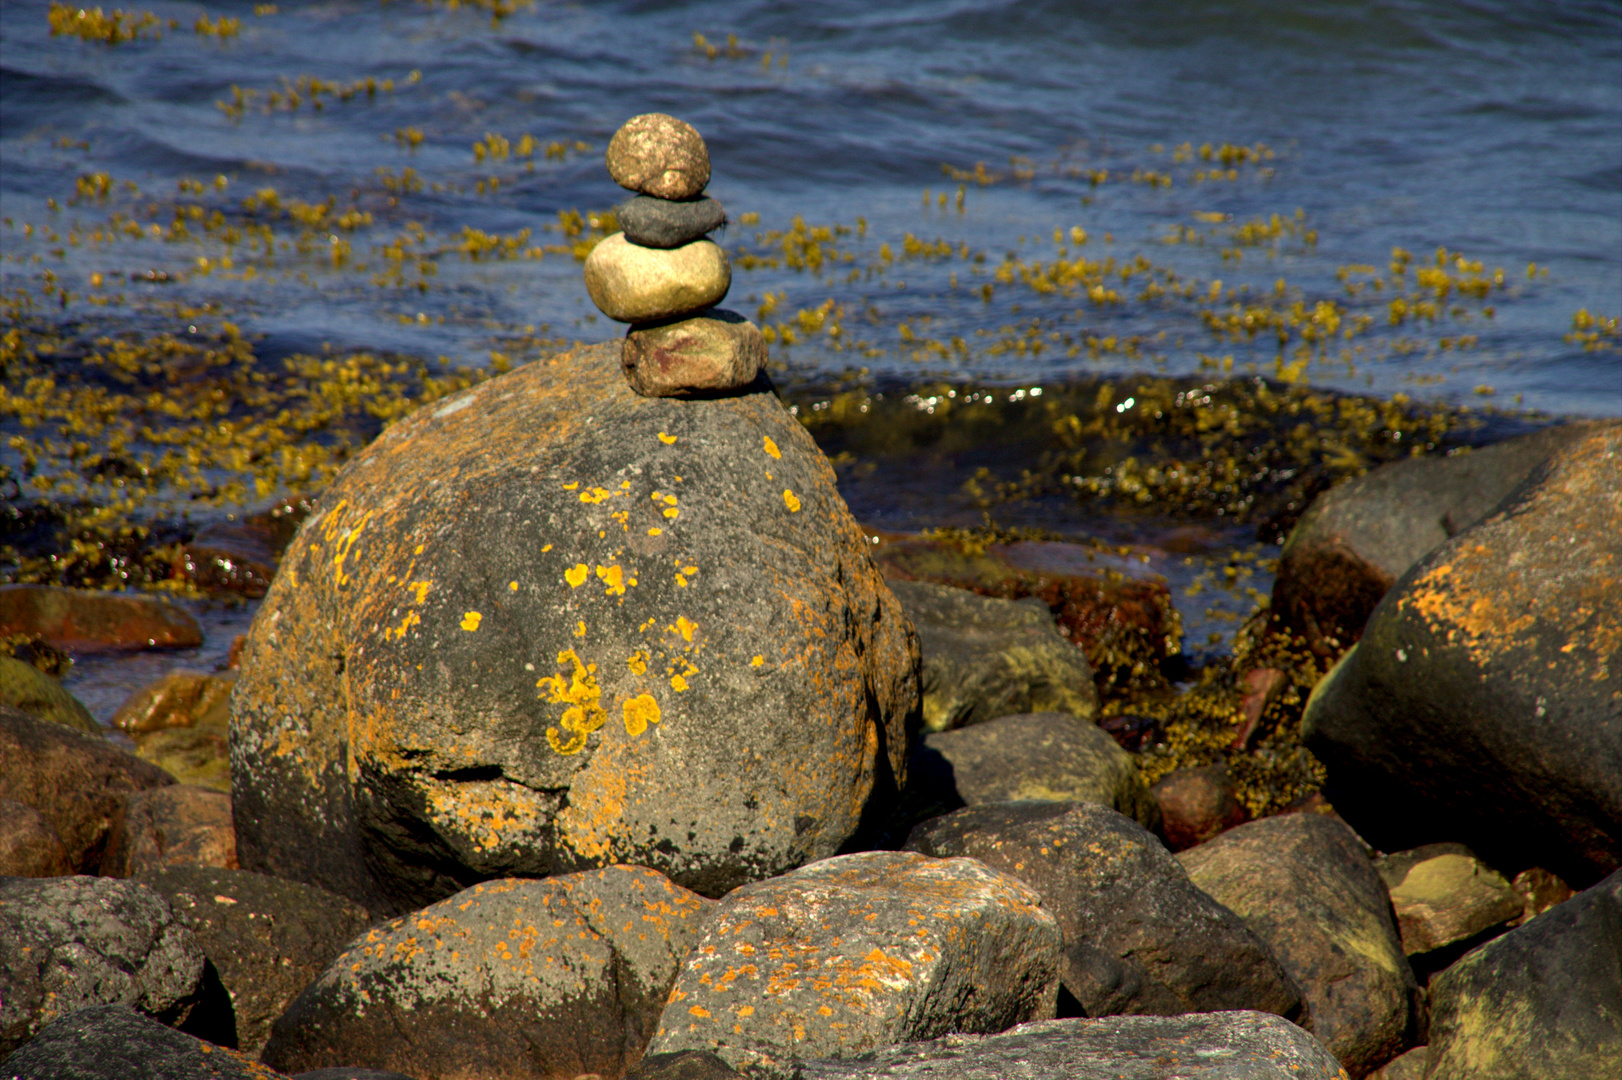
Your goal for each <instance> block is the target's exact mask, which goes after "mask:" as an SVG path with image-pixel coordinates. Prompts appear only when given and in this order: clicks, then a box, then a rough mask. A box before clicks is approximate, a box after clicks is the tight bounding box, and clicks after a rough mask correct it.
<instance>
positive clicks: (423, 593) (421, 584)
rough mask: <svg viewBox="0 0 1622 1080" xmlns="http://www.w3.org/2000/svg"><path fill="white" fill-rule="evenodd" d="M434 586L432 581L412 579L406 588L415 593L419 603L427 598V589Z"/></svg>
mask: <svg viewBox="0 0 1622 1080" xmlns="http://www.w3.org/2000/svg"><path fill="white" fill-rule="evenodd" d="M433 587H434V583H433V582H432V581H413V582H412V583H411V584H410V585H407V586H406V588H408V589H410V590H411V591H412V592H414V593H416V594H417V601H416V602H417V603H418V604H421V603H422V602H423V601H425V600H427V599H428V590H429V589H431V588H433Z"/></svg>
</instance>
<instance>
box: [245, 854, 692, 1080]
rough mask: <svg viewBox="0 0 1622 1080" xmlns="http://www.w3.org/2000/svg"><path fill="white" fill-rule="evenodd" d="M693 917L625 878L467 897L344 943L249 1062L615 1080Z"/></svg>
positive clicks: (630, 871) (557, 881) (672, 970)
mask: <svg viewBox="0 0 1622 1080" xmlns="http://www.w3.org/2000/svg"><path fill="white" fill-rule="evenodd" d="M709 907H710V904H709V902H708V901H706V900H704V899H703V898H702V897H700V896H698V895H696V894H694V893H691V892H688V891H687V890H686V889H683V888H681V887H679V886H677V885H673V884H671V882H669V881H668V880H666V879H665V878H664V877H663V876H662V875H660V874H657V873H655V872H654V871H652V870H648V869H645V868H642V867H633V866H611V867H608V868H607V869H604V870H590V871H585V872H582V873H577V874H565V875H563V876H561V877H555V878H548V879H546V880H544V881H524V880H519V879H516V878H509V879H506V880H502V881H489V882H485V883H484V884H482V885H475V886H474V887H473V888H471V889H468V890H467V891H465V892H462V893H459V894H457V895H456V896H452V897H450V898H448V899H446V900H442V901H441V902H439V903H437V904H433V905H430V906H429V907H427V908H424V909H423V910H422V911H417V912H413V913H411V914H410V915H407V916H405V917H404V918H400V919H395V920H394V921H392V922H390V923H387V924H385V925H383V926H380V927H377V928H376V929H373V930H371V931H369V932H368V933H366V934H365V935H363V936H361V937H359V938H357V939H356V940H355V941H354V942H352V943H351V945H350V947H349V949H348V951H346V952H344V953H343V954H342V955H341V956H339V957H337V958H336V959H335V960H333V961H332V963H331V965H330V966H329V967H328V968H327V970H326V972H325V973H324V974H322V975H321V977H320V978H319V979H317V980H316V981H315V982H314V983H313V984H311V986H310V987H309V988H308V989H307V990H305V991H304V992H303V993H302V994H300V995H299V997H298V1000H296V1001H294V1002H293V1004H292V1006H291V1007H290V1008H288V1010H287V1012H286V1013H285V1014H283V1015H282V1017H281V1019H279V1020H277V1021H276V1026H275V1031H274V1034H273V1035H272V1037H271V1040H270V1044H269V1045H268V1046H266V1047H265V1052H264V1055H263V1059H264V1061H265V1062H266V1063H267V1064H270V1065H273V1066H275V1067H276V1068H279V1069H282V1070H283V1071H286V1072H292V1071H295V1070H297V1069H307V1068H314V1067H315V1066H317V1065H319V1064H321V1063H322V1062H330V1061H347V1062H350V1063H352V1064H359V1065H366V1066H370V1067H373V1068H382V1069H399V1070H401V1071H402V1072H404V1071H416V1072H422V1073H425V1074H427V1075H430V1076H446V1075H454V1076H489V1077H503V1078H525V1077H535V1078H548V1080H550V1078H553V1077H563V1076H568V1077H573V1076H576V1075H579V1074H597V1075H600V1076H606V1077H618V1076H621V1075H623V1074H624V1072H625V1069H626V1067H627V1066H629V1065H631V1064H634V1063H635V1062H636V1060H637V1059H638V1058H639V1057H640V1056H641V1054H642V1050H643V1048H644V1047H645V1046H646V1045H647V1041H648V1038H649V1037H650V1036H651V1035H652V1033H653V1026H654V1023H655V1021H656V1020H657V1019H658V1018H659V1011H660V1009H661V1008H663V1007H664V1003H665V995H666V994H667V993H668V992H669V990H670V983H671V980H672V979H673V978H674V977H675V975H676V965H677V964H678V963H679V962H680V961H681V958H682V955H683V954H684V953H686V952H687V951H688V949H689V947H691V945H692V944H693V942H694V940H695V939H696V938H697V936H698V932H699V924H700V921H701V920H702V919H703V917H704V916H705V914H706V912H707V910H708V909H709Z"/></svg>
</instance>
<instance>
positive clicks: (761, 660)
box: [749, 655, 766, 667]
mask: <svg viewBox="0 0 1622 1080" xmlns="http://www.w3.org/2000/svg"><path fill="white" fill-rule="evenodd" d="M765 663H766V657H765V656H763V655H760V656H756V657H754V658H753V659H751V660H750V661H749V666H750V667H762V666H764V665H765Z"/></svg>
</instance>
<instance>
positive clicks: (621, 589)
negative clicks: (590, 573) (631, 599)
mask: <svg viewBox="0 0 1622 1080" xmlns="http://www.w3.org/2000/svg"><path fill="white" fill-rule="evenodd" d="M597 579H598V580H599V581H601V582H602V583H603V584H604V585H606V586H607V587H608V595H609V596H624V595H625V571H624V570H623V569H622V568H620V567H619V566H618V565H614V566H601V565H599V566H598V567H597ZM631 584H633V585H635V584H636V579H635V578H632V579H631Z"/></svg>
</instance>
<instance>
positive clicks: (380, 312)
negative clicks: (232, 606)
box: [0, 0, 1622, 709]
mask: <svg viewBox="0 0 1622 1080" xmlns="http://www.w3.org/2000/svg"><path fill="white" fill-rule="evenodd" d="M77 10H78V9H76V8H74V9H69V8H63V9H61V11H59V12H58V19H57V21H58V23H59V25H61V26H67V25H69V24H71V23H72V18H71V15H72V14H73V13H74V12H77ZM147 11H150V12H151V13H152V14H153V16H154V17H155V18H154V20H153V21H152V22H151V23H149V24H148V25H146V26H145V28H144V29H143V30H141V31H140V33H139V34H138V36H136V37H135V38H134V39H133V40H128V41H123V42H120V43H118V44H112V45H109V44H104V43H102V42H99V41H87V40H82V39H81V38H80V37H78V36H75V35H74V34H72V33H64V34H57V35H53V34H52V16H51V5H50V4H49V3H40V2H36V0H8V2H7V3H6V4H5V5H4V6H0V256H3V257H0V293H4V294H5V295H6V296H7V297H9V298H13V300H17V298H26V299H27V302H28V304H29V305H31V306H28V308H27V310H28V312H29V316H28V317H29V318H32V319H42V318H43V319H47V320H57V321H58V322H60V323H61V324H62V325H63V326H64V327H69V328H72V329H74V330H75V332H84V333H91V332H106V331H108V330H110V329H113V328H117V327H120V326H140V327H147V328H150V329H153V330H160V329H161V330H168V331H170V332H174V333H180V334H184V333H186V332H188V329H189V327H188V325H186V320H185V319H184V318H180V319H179V322H178V323H176V322H175V320H176V316H175V314H174V313H175V312H176V311H180V310H185V309H186V307H187V306H188V305H205V304H212V305H215V307H214V309H213V310H214V311H215V312H216V314H217V315H218V316H219V317H223V318H228V319H229V320H230V321H231V322H233V323H234V324H236V325H237V326H239V327H240V328H241V330H242V332H243V333H244V335H245V336H247V337H248V338H249V339H250V340H251V341H252V342H253V345H254V350H255V355H256V356H257V357H258V358H259V359H260V361H261V362H263V363H264V364H267V365H271V364H275V363H278V362H280V361H281V360H282V359H283V358H285V357H288V356H290V355H293V354H298V353H310V354H320V353H321V352H322V351H323V350H329V351H332V352H342V351H344V350H357V349H364V350H375V351H378V352H387V353H392V354H398V355H403V356H410V357H422V358H425V359H426V360H428V361H429V362H432V363H444V364H448V365H454V364H490V363H496V364H504V363H515V362H523V361H524V360H527V359H532V358H534V357H535V356H537V355H540V354H541V353H542V352H544V351H546V350H549V349H552V348H556V347H559V346H560V345H564V344H568V343H570V342H574V341H595V340H603V339H606V338H609V337H612V336H616V335H617V334H618V333H619V332H620V328H619V327H617V326H615V325H614V324H611V323H608V322H607V321H606V320H603V319H602V318H601V317H600V316H599V315H598V314H597V313H596V312H595V311H594V310H593V308H592V307H591V305H590V302H589V300H587V298H586V295H585V290H584V288H583V286H582V284H581V279H580V258H581V257H583V254H584V251H585V250H588V249H589V245H590V243H591V242H592V241H593V239H594V238H596V237H598V236H600V235H601V234H602V231H603V228H604V226H605V224H606V219H604V218H603V216H602V215H603V214H604V212H606V211H608V210H610V209H611V207H612V206H613V205H614V203H615V202H617V201H618V200H619V199H621V198H623V197H624V194H625V193H623V192H621V191H619V190H618V189H617V188H615V187H614V185H613V184H612V183H611V182H610V181H609V180H608V178H607V175H606V172H605V170H604V169H603V167H602V151H603V148H604V147H605V145H606V143H607V140H608V138H609V136H610V135H611V134H612V133H613V131H614V130H615V128H616V127H617V126H618V125H619V124H620V123H621V122H622V121H623V120H625V119H626V118H627V117H629V116H631V115H634V114H636V113H640V112H647V111H663V112H669V113H673V114H675V115H678V116H681V117H683V118H685V119H687V120H689V121H690V122H692V123H693V124H694V125H695V126H697V127H698V128H699V130H700V131H702V132H703V134H704V135H705V137H706V139H707V141H708V144H709V147H710V151H711V156H712V161H713V166H714V179H713V181H712V184H711V187H710V192H711V194H713V195H715V196H716V197H717V198H718V199H720V200H721V201H722V203H723V204H724V205H725V206H726V207H727V210H728V212H729V215H730V217H731V222H732V223H731V225H730V226H729V228H728V229H727V230H726V232H725V233H724V234H722V236H721V237H720V239H721V242H722V243H723V245H724V246H725V247H726V248H727V249H728V252H729V254H730V255H731V257H732V260H733V265H734V284H733V288H732V294H731V297H730V298H729V300H728V306H731V307H734V308H736V309H737V310H739V311H741V312H742V313H744V314H745V315H747V316H749V317H750V318H752V319H755V320H756V321H757V322H759V323H760V324H761V325H762V326H764V327H766V328H767V329H768V331H769V332H770V335H771V337H772V339H773V345H772V352H773V360H774V364H775V367H776V371H775V374H776V376H777V378H778V381H779V383H780V385H784V386H785V387H793V386H804V385H816V384H818V383H819V382H825V381H830V380H833V379H836V378H847V379H848V378H854V379H857V380H858V381H860V380H864V379H865V380H867V381H869V382H870V383H873V384H874V385H878V384H883V385H887V386H891V387H897V386H899V387H905V386H907V385H914V384H920V383H922V382H924V381H925V380H931V379H946V380H966V379H967V380H976V381H978V382H979V383H980V384H981V385H987V386H1004V387H1007V388H1009V390H1010V391H1011V392H1018V391H1020V390H1024V391H1027V392H1028V391H1029V390H1031V389H1034V388H1039V387H1041V386H1043V385H1055V384H1065V383H1068V382H1071V381H1074V380H1077V379H1097V378H1120V379H1129V378H1130V377H1132V376H1133V375H1134V374H1140V373H1157V374H1172V375H1178V374H1193V375H1200V374H1209V375H1210V376H1211V377H1212V378H1220V377H1226V376H1229V375H1234V376H1239V375H1245V374H1247V373H1250V374H1255V375H1258V376H1264V377H1268V378H1272V379H1275V380H1280V381H1283V382H1286V383H1301V382H1307V383H1311V384H1313V385H1317V386H1321V387H1324V388H1326V389H1333V390H1339V391H1345V392H1348V393H1358V394H1369V395H1373V396H1375V397H1379V398H1387V399H1390V398H1392V397H1394V396H1395V395H1399V394H1401V395H1406V396H1407V397H1408V398H1411V399H1414V400H1428V401H1435V402H1444V403H1451V404H1453V405H1459V406H1469V407H1473V408H1476V409H1477V410H1488V411H1493V410H1496V411H1498V412H1507V413H1511V414H1517V415H1519V414H1527V415H1529V416H1534V415H1535V416H1577V415H1588V416H1616V415H1622V353H1619V352H1618V350H1617V345H1618V338H1617V332H1616V322H1615V318H1616V316H1617V315H1618V314H1619V313H1622V8H1619V7H1618V6H1617V5H1616V4H1615V3H1613V2H1590V3H1551V4H1541V5H1522V4H1513V3H1508V2H1492V3H1487V2H1483V3H1458V2H1425V0H1386V2H1375V3H1363V2H1350V0H1346V2H1334V0H1318V2H1305V3H1303V2H1291V3H1283V2H1266V0H1248V2H1245V0H1242V2H1235V3H1228V4H1222V5H1211V4H1203V3H1176V2H1170V0H1156V2H1145V3H1137V4H1126V5H1123V4H1104V3H1075V2H1059V0H1048V2H1020V3H989V2H956V3H952V2H943V3H899V4H887V5H874V4H865V3H838V2H833V3H823V4H817V5H788V4H781V3H767V2H744V0H729V2H717V3H707V4H658V3H641V4H631V3H621V4H590V5H584V4H563V3H546V2H540V0H537V2H534V3H520V4H516V5H514V4H509V3H508V2H507V0H499V2H496V0H487V2H485V3H480V4H468V3H462V4H446V3H440V2H436V3H419V2H413V0H395V2H389V3H373V2H360V0H343V2H314V3H281V2H279V3H276V4H248V3H215V4H208V5H198V4H185V3H151V4H141V5H139V6H138V7H134V8H132V9H130V10H129V11H127V12H125V13H124V19H125V22H124V23H123V25H125V26H129V27H134V26H136V24H137V21H138V18H139V15H140V14H141V13H143V12H147ZM104 15H105V17H107V18H112V17H113V13H112V11H111V9H108V10H107V11H106V12H104ZM200 19H206V20H208V21H207V22H205V23H203V24H201V25H202V26H203V29H204V30H205V31H209V32H202V33H200V32H198V30H197V28H198V26H199V20H200ZM222 19H225V20H235V23H229V22H226V23H222V22H221V21H220V20H222ZM81 25H82V24H81ZM159 34H161V36H155V35H159ZM312 80H314V81H313V82H312ZM318 106H319V107H318ZM526 137H527V138H526ZM194 207H195V208H197V209H196V210H195V211H194V210H193V209H192V208H194ZM322 208H325V209H322ZM177 218H178V219H179V220H181V221H182V222H183V223H189V228H186V229H184V230H176V229H175V228H174V222H175V220H176V219H177ZM132 226H133V228H132ZM260 226H263V227H265V229H266V230H267V232H268V233H269V235H270V236H271V239H270V246H269V247H268V249H267V248H266V247H264V246H263V245H262V244H261V245H260V246H257V247H256V246H255V243H254V241H253V240H252V236H251V234H252V230H253V229H254V228H255V227H260ZM594 226H595V227H594ZM18 302H19V303H20V302H21V301H20V300H19V301H18ZM16 310H20V309H18V308H8V311H16ZM10 317H11V316H8V318H10ZM171 324H174V325H171ZM58 377H59V378H60V379H64V380H71V379H73V378H75V377H76V374H75V372H74V370H73V369H72V367H71V365H70V364H66V363H65V365H64V367H63V369H62V370H61V372H60V373H59V374H58ZM922 407H923V406H922V405H920V408H922ZM0 429H4V430H3V432H0V433H3V434H5V435H7V436H8V437H14V436H17V435H18V434H19V432H21V431H22V429H21V428H19V427H18V425H17V423H16V417H15V416H12V415H5V414H0ZM23 437H27V436H26V435H24V436H23ZM17 453H18V451H17V450H16V448H15V446H14V445H12V444H9V443H8V444H7V445H6V446H5V447H0V464H4V465H6V466H7V467H9V468H13V469H15V468H16V466H17ZM953 483H955V480H954V481H953ZM943 486H945V487H951V486H952V485H951V484H945V485H943ZM861 501H862V502H863V504H864V505H865V506H867V507H869V509H870V510H871V512H872V514H873V515H876V516H879V517H882V516H883V506H882V505H881V504H882V503H883V502H884V496H883V490H882V488H875V487H874V486H873V485H872V484H869V485H868V486H867V487H866V488H865V489H864V490H863V492H862V500H861ZM1041 509H1042V508H1037V510H1041ZM1044 512H1047V513H1049V514H1050V518H1049V519H1048V520H1049V523H1050V524H1054V525H1056V527H1057V529H1058V531H1060V532H1066V531H1071V532H1078V533H1079V532H1082V531H1092V532H1094V533H1098V532H1104V533H1108V532H1109V523H1108V522H1097V521H1089V520H1088V515H1087V511H1086V509H1085V507H1084V506H1083V507H1076V506H1067V507H1056V506H1055V507H1048V508H1047V510H1046V511H1044ZM1030 513H1035V511H1030ZM924 514H925V511H924V510H919V511H918V512H917V513H914V514H911V515H910V516H909V515H901V518H903V519H904V520H897V521H892V522H891V524H895V525H912V526H916V527H922V526H923V525H927V524H931V523H949V522H930V521H928V520H924V516H921V515H924ZM952 514H956V515H957V516H958V517H963V516H964V515H967V514H969V511H968V510H967V509H964V508H954V509H951V511H950V513H949V514H948V515H947V516H951V515H952ZM1038 516H1040V515H1038ZM1181 527H1182V525H1177V524H1173V525H1168V527H1167V529H1166V530H1162V532H1167V533H1169V532H1175V531H1176V529H1177V528H1181ZM1117 531H1119V530H1117ZM1128 531H1129V532H1131V530H1128ZM1150 531H1151V532H1153V530H1150ZM1240 531H1241V532H1242V531H1243V530H1240ZM1232 532H1233V530H1232V529H1231V528H1230V527H1229V526H1226V525H1224V524H1222V523H1220V522H1219V523H1217V524H1216V525H1214V526H1212V530H1211V540H1210V546H1212V548H1213V550H1214V549H1215V548H1217V547H1221V546H1223V545H1225V544H1227V545H1231V543H1233V542H1237V541H1236V536H1237V535H1238V534H1237V533H1234V534H1233V535H1230V533H1232ZM1129 538H1135V539H1136V540H1138V541H1142V542H1143V543H1144V544H1145V545H1147V547H1148V548H1152V549H1153V550H1154V551H1155V552H1160V553H1164V552H1167V551H1171V550H1172V549H1173V548H1175V547H1176V545H1175V544H1172V545H1170V546H1166V545H1161V546H1159V547H1157V546H1155V545H1156V543H1157V542H1158V539H1163V537H1161V536H1160V534H1154V535H1147V534H1145V533H1144V531H1143V530H1142V529H1141V528H1139V529H1138V530H1137V531H1136V532H1132V533H1131V537H1129ZM1179 550H1181V549H1179ZM1153 558H1155V559H1159V558H1160V555H1158V554H1156V555H1154V556H1153ZM1164 564H1165V570H1166V572H1167V573H1168V575H1170V576H1171V577H1173V579H1174V583H1176V584H1179V585H1181V584H1186V582H1184V580H1183V579H1185V578H1191V576H1192V575H1194V574H1195V573H1196V571H1198V570H1199V569H1200V568H1199V567H1191V566H1189V565H1187V564H1185V563H1183V562H1181V561H1180V560H1177V559H1173V558H1170V557H1169V556H1167V557H1166V558H1165V559H1164ZM1159 565H1160V564H1159V563H1156V566H1157V568H1158V567H1159ZM1178 567H1182V569H1178ZM1257 580H1258V582H1260V583H1261V584H1262V586H1263V589H1264V591H1265V575H1263V576H1261V577H1259V578H1258V579H1257ZM218 618H219V620H221V625H222V626H223V625H227V624H231V625H234V623H235V621H237V620H239V618H240V616H239V615H232V614H229V613H227V614H221V615H219V616H218ZM1190 629H1191V630H1195V631H1201V632H1203V630H1204V629H1206V626H1205V624H1202V623H1201V622H1200V619H1199V618H1198V617H1192V625H1191V627H1190ZM103 696H104V697H106V698H108V699H109V700H110V699H111V697H112V696H113V695H112V693H111V691H108V692H106V693H104V694H103ZM98 704H99V699H98ZM107 708H109V709H110V706H108V707H107Z"/></svg>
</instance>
